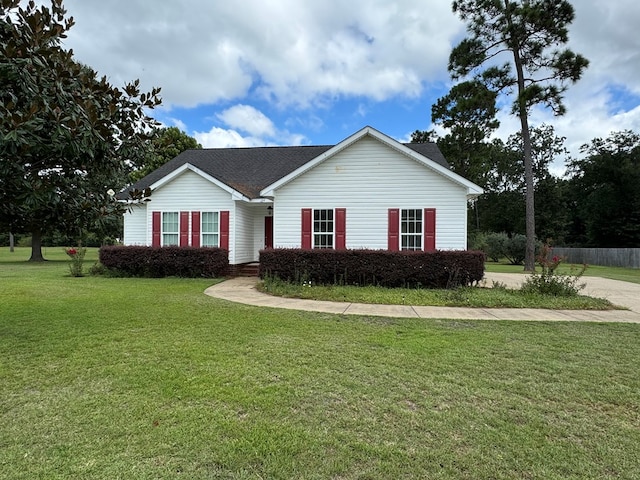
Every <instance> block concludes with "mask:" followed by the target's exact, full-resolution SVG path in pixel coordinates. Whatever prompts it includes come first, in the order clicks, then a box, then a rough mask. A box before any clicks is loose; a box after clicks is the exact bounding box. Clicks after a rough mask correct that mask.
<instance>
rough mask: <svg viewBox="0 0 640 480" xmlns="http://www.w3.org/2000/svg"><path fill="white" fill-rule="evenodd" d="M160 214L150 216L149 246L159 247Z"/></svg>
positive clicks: (154, 213)
mask: <svg viewBox="0 0 640 480" xmlns="http://www.w3.org/2000/svg"><path fill="white" fill-rule="evenodd" d="M161 221H162V220H161V214H160V212H153V213H152V214H151V246H152V247H159V246H160V228H161Z"/></svg>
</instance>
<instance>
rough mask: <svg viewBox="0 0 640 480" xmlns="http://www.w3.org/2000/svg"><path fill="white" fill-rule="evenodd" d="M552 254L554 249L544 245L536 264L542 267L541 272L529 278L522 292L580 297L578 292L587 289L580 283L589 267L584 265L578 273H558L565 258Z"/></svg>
mask: <svg viewBox="0 0 640 480" xmlns="http://www.w3.org/2000/svg"><path fill="white" fill-rule="evenodd" d="M552 253H553V248H551V246H550V245H549V243H548V242H547V243H545V244H544V245H542V247H541V248H540V252H539V253H538V256H537V257H536V262H537V263H538V265H539V266H540V272H534V273H533V274H531V276H530V277H529V278H527V280H526V281H525V282H524V284H523V285H522V291H523V292H526V293H540V294H543V295H553V296H556V297H572V296H575V295H578V292H579V291H580V290H582V289H583V288H584V287H585V285H584V283H578V281H579V280H580V277H581V276H582V275H583V274H584V272H585V270H586V269H587V265H586V264H585V265H583V266H582V268H580V269H579V270H578V271H577V272H575V271H573V269H572V271H571V272H570V273H568V274H565V273H557V272H556V269H557V268H558V267H559V266H560V264H561V263H562V262H563V261H564V260H565V258H564V257H559V256H557V255H554V256H551V255H552Z"/></svg>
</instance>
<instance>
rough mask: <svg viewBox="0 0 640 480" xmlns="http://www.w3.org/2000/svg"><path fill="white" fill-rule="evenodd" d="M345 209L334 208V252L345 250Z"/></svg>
mask: <svg viewBox="0 0 640 480" xmlns="http://www.w3.org/2000/svg"><path fill="white" fill-rule="evenodd" d="M346 230H347V209H346V208H336V250H345V249H346V248H347V239H346V234H347V232H346Z"/></svg>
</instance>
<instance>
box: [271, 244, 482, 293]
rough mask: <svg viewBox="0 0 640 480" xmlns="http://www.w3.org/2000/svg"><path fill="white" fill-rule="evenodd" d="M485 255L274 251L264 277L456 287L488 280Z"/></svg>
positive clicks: (366, 283)
mask: <svg viewBox="0 0 640 480" xmlns="http://www.w3.org/2000/svg"><path fill="white" fill-rule="evenodd" d="M484 261H485V255H484V252H480V251H435V252H411V251H402V252H391V251H387V250H301V249H270V250H262V251H261V252H260V277H261V278H265V277H267V276H273V277H278V278H280V279H281V280H285V281H289V282H295V283H303V282H309V281H310V282H312V283H314V284H321V285H360V286H364V285H376V286H381V287H413V288H455V287H458V286H465V285H473V284H474V283H477V282H479V281H480V280H482V278H483V277H484Z"/></svg>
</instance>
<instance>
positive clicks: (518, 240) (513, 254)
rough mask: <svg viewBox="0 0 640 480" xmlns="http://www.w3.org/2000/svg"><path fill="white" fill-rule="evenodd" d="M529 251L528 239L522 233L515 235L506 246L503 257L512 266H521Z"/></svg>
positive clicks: (508, 240) (509, 238)
mask: <svg viewBox="0 0 640 480" xmlns="http://www.w3.org/2000/svg"><path fill="white" fill-rule="evenodd" d="M526 250H527V237H526V236H525V235H522V234H521V233H516V234H513V235H512V236H511V237H508V238H507V241H506V242H505V244H504V252H503V256H504V257H506V259H507V260H509V263H510V264H511V265H521V264H522V262H524V257H525V252H526Z"/></svg>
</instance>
